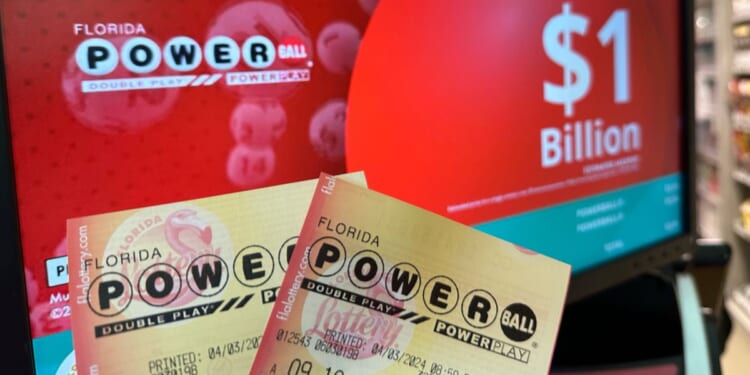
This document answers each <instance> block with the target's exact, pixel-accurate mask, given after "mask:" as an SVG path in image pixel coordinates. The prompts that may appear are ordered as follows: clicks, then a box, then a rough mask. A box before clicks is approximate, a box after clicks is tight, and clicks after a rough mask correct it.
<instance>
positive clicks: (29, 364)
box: [0, 22, 35, 374]
mask: <svg viewBox="0 0 750 375" xmlns="http://www.w3.org/2000/svg"><path fill="white" fill-rule="evenodd" d="M0 30H2V23H1V22H0ZM3 51H5V49H4V43H3V38H0V238H2V239H3V247H5V249H2V250H3V251H0V285H3V286H4V289H5V290H7V291H8V293H7V295H6V296H4V297H5V298H7V299H8V301H7V303H8V305H7V306H8V307H6V308H5V309H4V310H5V314H3V315H4V316H5V318H4V319H3V321H4V329H3V333H4V334H5V335H6V337H8V338H9V341H8V342H9V343H11V344H10V345H6V348H5V349H4V350H1V351H0V352H2V353H3V359H4V360H3V363H4V366H7V367H8V368H9V369H10V371H9V372H10V373H16V374H33V373H35V370H34V361H33V355H32V339H31V326H30V323H29V307H28V300H27V294H26V282H25V274H24V265H23V258H22V256H23V251H22V249H21V232H20V226H19V219H18V202H17V196H16V186H15V173H14V168H13V152H12V145H11V140H10V134H11V132H10V119H9V114H10V113H9V111H8V90H7V86H6V79H5V77H6V73H5V55H4V53H3Z"/></svg>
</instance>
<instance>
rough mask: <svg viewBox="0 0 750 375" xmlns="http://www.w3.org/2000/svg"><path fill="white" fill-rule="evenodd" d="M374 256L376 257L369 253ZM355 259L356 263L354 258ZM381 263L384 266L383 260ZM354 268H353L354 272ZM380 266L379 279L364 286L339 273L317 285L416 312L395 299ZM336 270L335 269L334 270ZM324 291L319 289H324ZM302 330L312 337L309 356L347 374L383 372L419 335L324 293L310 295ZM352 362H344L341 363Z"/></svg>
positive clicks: (407, 303)
mask: <svg viewBox="0 0 750 375" xmlns="http://www.w3.org/2000/svg"><path fill="white" fill-rule="evenodd" d="M365 252H368V253H369V254H370V255H372V254H375V257H373V258H376V259H380V257H379V256H377V254H376V253H375V252H374V251H367V250H366V251H365ZM355 258H356V257H355ZM381 262H382V260H381ZM354 265H355V262H354V261H352V262H350V265H349V268H352V267H354ZM384 266H385V265H381V266H380V267H373V269H377V270H378V271H377V276H376V277H375V278H374V279H373V280H372V281H371V282H369V283H368V285H363V284H362V283H361V282H360V281H354V282H352V278H351V277H350V276H349V275H350V274H351V272H352V270H349V271H350V272H340V273H338V274H337V275H336V276H334V277H329V278H326V277H321V278H320V279H319V280H318V282H319V283H326V284H328V285H329V286H331V287H333V288H331V291H332V292H331V294H332V295H333V294H335V292H334V291H333V290H334V289H337V290H342V291H351V292H353V293H357V294H359V295H362V296H364V297H365V298H367V299H369V300H370V301H377V302H378V303H382V304H388V305H391V306H394V307H395V308H398V309H402V310H411V311H414V307H415V306H414V303H413V302H412V301H404V300H405V299H401V300H399V299H396V298H394V297H399V296H398V295H396V296H393V295H392V292H390V293H389V291H388V289H387V285H388V282H389V281H390V277H391V275H390V274H384V273H383V271H382V270H383V269H388V268H385V267H384ZM333 267H334V268H336V267H337V266H336V265H333ZM319 285H320V284H319ZM301 324H302V330H303V332H305V334H306V335H307V336H309V337H311V344H310V346H309V347H308V348H307V349H308V351H309V353H310V355H311V356H312V357H313V358H315V360H317V361H318V362H320V363H333V362H335V363H336V366H338V368H339V369H340V370H341V371H343V372H344V373H346V374H349V373H352V374H353V373H356V374H371V373H377V372H379V371H382V370H383V369H385V368H386V367H388V366H391V365H393V364H394V363H396V362H394V358H395V356H396V355H398V353H399V352H403V351H404V350H406V348H407V347H408V345H409V343H410V341H411V338H412V336H413V334H414V325H413V324H411V323H409V322H408V321H404V320H402V319H399V317H398V316H397V315H389V314H387V313H383V312H380V311H377V310H375V309H371V308H368V307H365V306H362V305H358V304H352V303H348V302H345V301H341V300H339V299H336V298H332V297H331V296H327V295H326V292H325V291H323V293H318V292H311V293H309V294H308V295H307V298H306V300H305V304H304V306H303V311H302V318H301ZM342 358H343V359H348V360H345V361H342V360H341V359H342Z"/></svg>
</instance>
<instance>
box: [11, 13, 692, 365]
mask: <svg viewBox="0 0 750 375" xmlns="http://www.w3.org/2000/svg"><path fill="white" fill-rule="evenodd" d="M680 4H681V9H680V13H681V14H680V28H681V30H680V31H681V33H682V37H681V38H680V40H681V46H680V50H681V56H680V58H681V59H680V61H681V62H682V65H681V66H680V67H679V69H680V80H681V82H682V88H681V89H682V90H681V92H682V97H681V108H682V117H683V121H682V123H683V134H682V137H681V139H680V140H679V141H680V142H681V148H682V160H681V166H682V170H681V172H682V187H683V189H684V192H683V195H682V196H683V199H684V201H683V224H684V227H685V228H686V231H685V232H683V234H681V235H679V236H678V237H676V238H673V239H670V240H667V241H664V242H661V243H659V244H656V245H654V246H650V247H649V248H647V249H645V250H643V251H638V252H636V253H634V254H630V255H627V256H624V257H622V258H620V259H618V260H615V261H613V262H610V263H607V264H604V265H602V266H599V267H596V268H594V269H591V270H588V271H584V272H582V273H580V274H577V275H575V276H573V277H572V279H571V283H570V288H569V291H568V299H567V302H568V303H572V302H576V301H579V300H581V299H584V298H586V297H588V296H591V295H593V294H595V293H597V292H600V291H602V290H604V289H607V288H610V287H612V286H614V285H617V284H619V283H621V282H624V281H627V280H629V279H632V278H633V277H635V276H637V275H641V274H643V273H645V272H647V271H649V270H653V269H657V268H661V267H665V266H668V265H669V264H672V263H674V262H676V261H678V260H680V259H683V258H684V257H685V256H686V255H689V254H690V253H692V252H693V251H694V249H695V242H696V214H695V199H694V197H695V141H694V139H695V135H694V129H695V118H694V70H695V69H694V38H693V34H694V31H693V27H694V26H693V11H694V2H693V0H685V1H680ZM0 26H1V25H0ZM2 51H4V49H3V43H2V38H0V239H2V245H3V246H2V247H3V249H0V250H2V251H0V284H1V285H3V290H5V291H6V292H5V293H3V294H4V295H3V297H4V298H5V302H6V303H5V306H6V307H5V308H4V309H3V310H4V313H3V319H2V321H3V329H2V332H3V336H4V337H5V338H6V340H7V341H6V342H7V343H8V344H9V345H6V349H4V350H0V352H1V353H3V361H2V363H3V364H4V368H6V369H8V370H9V371H8V372H9V373H17V374H33V373H34V361H33V352H32V344H31V343H32V341H31V333H30V324H29V310H28V303H27V299H26V285H25V276H24V271H23V269H24V266H23V261H22V257H23V249H22V246H21V232H20V226H19V220H18V204H17V198H16V197H17V196H16V185H15V173H14V168H13V153H12V144H11V140H10V120H9V111H8V93H7V87H6V78H5V77H6V72H5V63H4V56H3V53H2Z"/></svg>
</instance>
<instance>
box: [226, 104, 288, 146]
mask: <svg viewBox="0 0 750 375" xmlns="http://www.w3.org/2000/svg"><path fill="white" fill-rule="evenodd" d="M286 123H287V119H286V111H285V110H284V107H282V106H281V104H279V102H278V101H276V100H273V99H267V100H250V99H246V100H243V101H241V102H239V103H238V104H237V106H236V107H235V108H234V111H232V117H231V120H230V125H229V126H230V128H231V131H232V136H233V137H234V140H235V142H237V143H241V144H243V145H247V146H252V147H268V146H271V145H272V144H273V142H275V141H277V140H278V139H279V138H281V136H282V135H283V134H284V131H285V130H286Z"/></svg>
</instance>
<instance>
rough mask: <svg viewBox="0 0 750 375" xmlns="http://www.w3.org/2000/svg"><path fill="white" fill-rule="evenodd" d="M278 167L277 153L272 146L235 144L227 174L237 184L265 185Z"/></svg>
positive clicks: (247, 185) (241, 185)
mask: <svg viewBox="0 0 750 375" xmlns="http://www.w3.org/2000/svg"><path fill="white" fill-rule="evenodd" d="M275 167H276V153H275V152H274V150H273V148H271V147H270V146H265V147H254V146H247V145H244V144H238V145H236V146H234V149H232V151H231V153H230V154H229V160H228V161H227V175H228V176H229V180H231V181H232V183H233V184H235V185H236V186H239V187H242V188H245V189H250V188H256V187H260V186H263V185H264V184H266V183H267V182H268V180H269V179H270V178H271V176H272V174H273V171H274V168H275Z"/></svg>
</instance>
